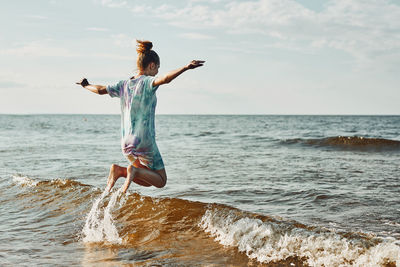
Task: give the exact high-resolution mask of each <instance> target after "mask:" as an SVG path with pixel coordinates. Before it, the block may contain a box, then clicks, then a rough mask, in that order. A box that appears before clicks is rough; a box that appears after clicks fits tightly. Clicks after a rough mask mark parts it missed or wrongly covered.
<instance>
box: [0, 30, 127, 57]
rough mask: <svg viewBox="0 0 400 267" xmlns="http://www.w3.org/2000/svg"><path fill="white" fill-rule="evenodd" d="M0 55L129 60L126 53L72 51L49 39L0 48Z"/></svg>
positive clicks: (117, 40)
mask: <svg viewBox="0 0 400 267" xmlns="http://www.w3.org/2000/svg"><path fill="white" fill-rule="evenodd" d="M121 36H122V35H121ZM121 36H119V38H120V39H118V38H117V39H116V42H120V43H121V46H122V45H123V42H122V39H121V38H122V37H121ZM126 38H127V37H126ZM131 42H132V41H131ZM126 45H129V44H126ZM131 45H132V44H131ZM128 47H129V46H128ZM0 55H2V56H12V57H23V58H43V57H52V58H57V57H58V58H60V57H61V58H105V59H115V60H131V59H129V58H127V57H126V55H118V54H113V53H98V52H96V53H94V52H93V53H82V52H79V51H73V50H70V49H68V48H65V47H63V46H60V45H57V44H55V43H53V42H51V41H49V40H41V41H32V42H29V43H25V44H19V45H17V46H15V47H13V48H6V49H0Z"/></svg>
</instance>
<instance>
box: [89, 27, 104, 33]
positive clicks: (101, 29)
mask: <svg viewBox="0 0 400 267" xmlns="http://www.w3.org/2000/svg"><path fill="white" fill-rule="evenodd" d="M86 30H87V31H93V32H107V31H108V29H107V28H100V27H89V28H86Z"/></svg>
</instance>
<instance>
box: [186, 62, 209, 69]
mask: <svg viewBox="0 0 400 267" xmlns="http://www.w3.org/2000/svg"><path fill="white" fill-rule="evenodd" d="M204 62H205V61H204V60H192V61H191V62H190V63H189V64H188V65H187V66H186V68H187V69H189V70H191V69H195V68H198V67H201V66H203V64H204Z"/></svg>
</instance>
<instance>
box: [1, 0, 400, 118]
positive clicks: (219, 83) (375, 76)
mask: <svg viewBox="0 0 400 267" xmlns="http://www.w3.org/2000/svg"><path fill="white" fill-rule="evenodd" d="M136 39H142V40H150V41H152V42H153V45H154V47H153V49H154V50H155V51H156V52H157V53H158V54H159V56H160V58H161V67H160V71H159V74H158V75H163V74H165V73H167V72H168V71H170V70H173V69H176V68H179V67H182V66H184V65H186V64H187V63H189V62H190V61H191V60H192V59H201V60H205V61H206V63H205V65H204V66H203V67H201V68H198V69H195V70H190V71H187V72H185V73H184V74H182V76H180V77H178V78H177V79H176V80H174V81H172V82H171V83H170V84H167V85H162V86H161V87H160V88H159V89H158V91H157V97H158V106H157V111H156V112H157V114H324V115H325V114H368V115H369V114H377V115H384V114H394V115H400V75H399V73H400V0H351V1H349V0H333V1H327V0H325V1H324V0H243V1H239V0H236V1H232V0H229V1H228V0H189V1H183V0H180V1H177V0H175V1H172V0H171V1H161V0H147V1H138V0H69V1H64V0H36V1H31V0H1V9H0V92H1V97H0V113H3V114H37V113H68V114H69V113H91V114H92V113H93V114H118V113H119V112H120V107H119V100H118V99H116V98H110V97H109V96H108V95H101V96H100V95H96V94H93V93H91V92H89V91H88V90H86V89H84V88H82V87H79V86H78V85H76V84H75V82H76V81H78V80H80V79H81V78H82V77H86V78H87V79H88V80H89V82H90V83H93V84H104V85H108V84H114V83H116V82H118V81H120V80H124V79H128V78H129V77H130V76H132V75H133V74H134V73H135V71H136V51H135V40H136Z"/></svg>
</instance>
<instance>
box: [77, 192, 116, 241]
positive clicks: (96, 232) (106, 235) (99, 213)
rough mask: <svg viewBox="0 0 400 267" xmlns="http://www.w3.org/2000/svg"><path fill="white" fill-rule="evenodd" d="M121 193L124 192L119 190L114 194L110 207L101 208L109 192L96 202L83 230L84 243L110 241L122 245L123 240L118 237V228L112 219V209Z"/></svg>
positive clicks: (104, 193)
mask: <svg viewBox="0 0 400 267" xmlns="http://www.w3.org/2000/svg"><path fill="white" fill-rule="evenodd" d="M121 192H122V190H121V189H119V190H118V191H116V192H114V193H112V195H111V197H110V200H109V202H108V205H107V206H106V207H105V208H103V209H102V208H101V203H102V201H103V199H104V198H105V197H106V196H107V195H108V192H107V191H104V192H103V193H102V194H101V196H100V197H98V198H97V199H96V200H95V201H94V203H93V206H92V208H91V210H90V212H89V214H88V216H87V218H86V223H85V226H84V227H83V229H82V234H83V242H102V241H108V242H110V243H117V244H121V243H122V239H121V238H120V237H119V235H118V230H117V227H116V226H115V224H114V220H113V218H112V209H113V208H114V207H115V204H116V203H117V199H118V196H119V195H120V194H121Z"/></svg>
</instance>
